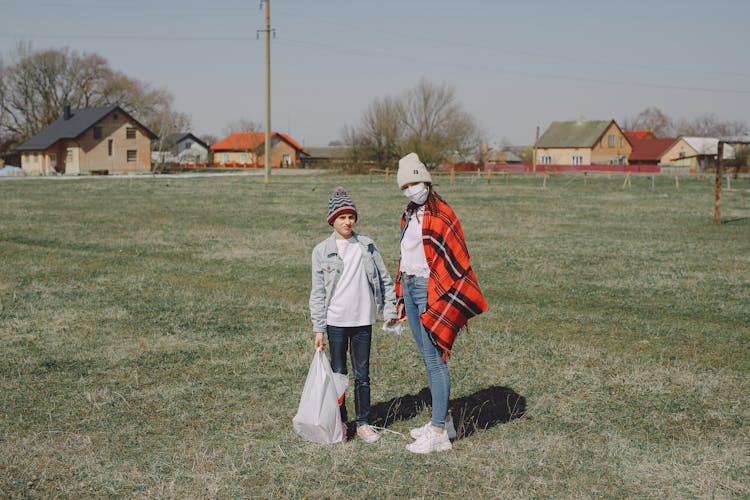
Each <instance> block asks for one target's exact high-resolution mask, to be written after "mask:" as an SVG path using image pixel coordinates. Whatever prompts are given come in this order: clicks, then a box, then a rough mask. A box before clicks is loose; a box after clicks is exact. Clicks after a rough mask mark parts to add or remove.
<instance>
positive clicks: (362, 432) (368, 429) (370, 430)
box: [357, 424, 380, 443]
mask: <svg viewBox="0 0 750 500" xmlns="http://www.w3.org/2000/svg"><path fill="white" fill-rule="evenodd" d="M357 434H359V437H361V438H362V439H364V440H365V443H374V442H375V441H377V440H378V439H380V433H378V431H376V430H375V428H374V427H373V426H371V425H367V424H365V425H360V426H359V427H357Z"/></svg>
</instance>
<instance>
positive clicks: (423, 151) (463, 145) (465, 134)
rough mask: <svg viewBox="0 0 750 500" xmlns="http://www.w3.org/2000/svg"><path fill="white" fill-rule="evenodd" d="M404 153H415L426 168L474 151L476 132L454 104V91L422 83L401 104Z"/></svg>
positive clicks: (476, 142) (463, 113) (464, 113)
mask: <svg viewBox="0 0 750 500" xmlns="http://www.w3.org/2000/svg"><path fill="white" fill-rule="evenodd" d="M402 109H403V122H404V126H405V138H404V142H403V145H402V150H403V151H414V152H416V153H417V154H418V155H419V158H420V159H421V160H422V161H423V162H424V163H425V165H428V166H432V167H434V166H436V165H439V164H440V163H442V162H443V161H445V160H446V159H447V158H448V157H450V156H459V157H466V156H468V155H470V154H473V153H475V152H476V151H477V148H478V147H479V144H480V142H481V140H480V133H479V129H478V127H477V125H476V121H475V120H474V118H473V117H472V116H471V115H470V114H469V113H467V112H466V111H464V110H463V109H462V108H461V105H460V104H459V103H458V102H457V101H456V96H455V90H454V89H453V88H452V87H449V86H448V85H446V84H442V85H434V84H432V83H430V82H428V81H427V80H425V79H422V80H421V81H420V82H419V83H418V84H417V85H416V86H415V87H414V88H413V89H412V90H410V91H408V92H407V93H406V96H405V97H404V100H403V105H402Z"/></svg>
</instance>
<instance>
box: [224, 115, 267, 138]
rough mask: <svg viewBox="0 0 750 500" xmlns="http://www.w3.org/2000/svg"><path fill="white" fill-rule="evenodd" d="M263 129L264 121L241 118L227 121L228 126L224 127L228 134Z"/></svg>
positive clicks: (225, 133) (225, 132)
mask: <svg viewBox="0 0 750 500" xmlns="http://www.w3.org/2000/svg"><path fill="white" fill-rule="evenodd" d="M261 130H263V123H261V122H256V121H254V120H249V119H247V118H240V119H238V120H234V121H231V122H229V123H227V125H226V127H224V128H223V129H222V133H223V134H224V135H225V136H227V135H231V134H236V133H237V132H258V131H261Z"/></svg>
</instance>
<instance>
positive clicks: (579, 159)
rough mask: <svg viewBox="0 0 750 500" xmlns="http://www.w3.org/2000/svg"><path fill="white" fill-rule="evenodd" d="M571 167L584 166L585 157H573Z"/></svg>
mask: <svg viewBox="0 0 750 500" xmlns="http://www.w3.org/2000/svg"><path fill="white" fill-rule="evenodd" d="M571 162H572V163H571V165H583V156H579V155H576V156H573V157H571Z"/></svg>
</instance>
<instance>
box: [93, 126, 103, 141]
mask: <svg viewBox="0 0 750 500" xmlns="http://www.w3.org/2000/svg"><path fill="white" fill-rule="evenodd" d="M101 138H102V128H101V127H94V139H101Z"/></svg>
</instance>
